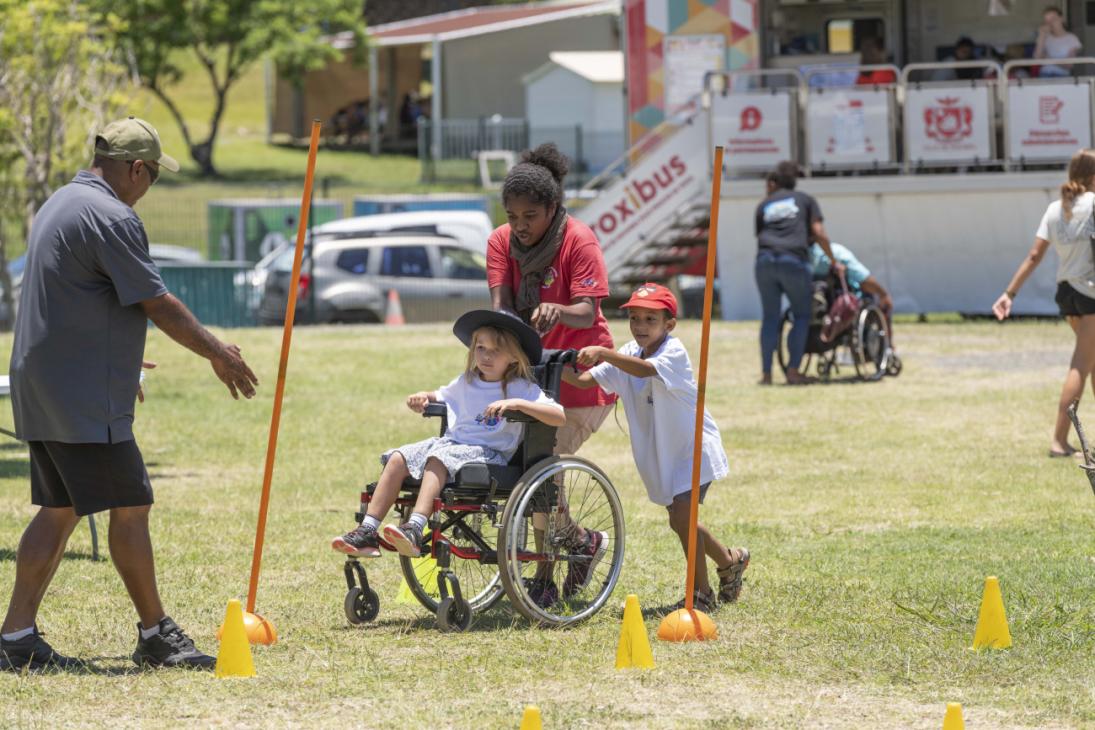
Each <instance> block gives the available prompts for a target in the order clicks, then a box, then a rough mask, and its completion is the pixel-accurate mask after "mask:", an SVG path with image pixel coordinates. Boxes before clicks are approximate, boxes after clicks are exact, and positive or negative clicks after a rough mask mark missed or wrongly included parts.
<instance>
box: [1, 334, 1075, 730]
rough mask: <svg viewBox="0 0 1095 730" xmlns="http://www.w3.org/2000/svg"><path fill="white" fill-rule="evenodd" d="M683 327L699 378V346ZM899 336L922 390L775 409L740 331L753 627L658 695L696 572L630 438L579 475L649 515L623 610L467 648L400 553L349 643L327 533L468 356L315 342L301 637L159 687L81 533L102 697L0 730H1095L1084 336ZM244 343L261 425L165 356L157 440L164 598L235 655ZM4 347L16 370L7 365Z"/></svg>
mask: <svg viewBox="0 0 1095 730" xmlns="http://www.w3.org/2000/svg"><path fill="white" fill-rule="evenodd" d="M613 326H614V332H615V334H616V336H617V340H618V341H622V338H623V336H624V334H625V330H624V328H623V327H622V326H621V323H614V325H613ZM681 331H682V335H683V339H684V341H685V343H686V344H687V345H688V346H689V349H690V350H691V351H692V353H693V356H694V357H695V356H696V355H697V354H698V349H697V340H698V334H699V329H698V327H697V326H695V324H694V323H688V324H685V325H684V326H683V327H682V329H681ZM898 335H899V337H900V340H899V343H900V345H901V348H902V352H903V355H904V361H905V372H904V373H903V374H902V375H901V376H900V377H899V378H897V379H887V380H886V381H885V382H882V383H879V384H875V385H864V384H840V385H830V386H826V387H812V388H805V389H790V388H784V387H775V388H769V389H762V388H758V387H756V386H755V385H753V381H754V380H755V378H756V376H757V372H756V370H757V366H756V359H757V358H756V354H755V351H754V348H755V342H756V326H755V324H732V325H731V324H717V325H716V326H715V328H714V341H713V352H712V357H711V377H710V385H709V387H708V391H707V393H708V400H709V404H710V408H711V410H712V412H713V414H714V416H715V418H716V420H717V421H718V422H719V423H720V425H721V426H722V430H723V436H724V440H725V443H726V447H727V450H728V452H729V454H730V458H731V462H732V473H731V476H730V477H729V478H728V479H726V480H725V481H723V482H720V483H717V484H716V485H715V486H714V487H713V488H712V490H711V493H710V494H709V496H708V500H707V504H706V506H705V507H703V509H702V512H701V518H702V519H703V520H705V521H706V522H707V523H708V524H709V525H710V526H711V527H712V528H713V529H714V531H715V532H716V533H717V534H719V535H721V536H723V537H724V538H725V539H726V540H727V541H728V542H730V543H731V544H735V545H736V544H745V545H748V546H749V548H750V549H751V550H752V552H753V555H754V558H753V562H752V565H751V566H750V568H749V571H748V573H747V577H748V580H747V582H746V586H745V590H744V592H743V594H742V598H741V601H740V602H739V603H738V604H736V605H731V606H726V607H724V608H722V609H721V610H719V611H718V612H717V613H716V614H715V619H716V621H717V623H718V625H719V627H720V632H721V637H720V639H719V640H718V641H717V642H714V643H710V644H705V645H691V646H682V645H666V644H660V643H655V646H654V655H655V661H656V663H657V666H656V668H655V669H653V670H650V671H645V672H638V671H623V672H620V671H616V670H615V669H614V668H613V660H614V657H615V645H616V640H617V636H618V630H619V620H620V613H619V606H620V604H622V601H623V599H624V597H625V595H626V594H627V593H632V592H633V593H636V594H637V595H638V596H639V598H640V601H641V602H642V604H643V606H644V608H648V609H652V608H654V607H656V606H659V605H663V604H667V603H671V602H672V601H675V600H676V599H677V598H679V597H680V596H681V594H682V592H683V572H684V571H683V558H682V556H681V555H680V548H679V546H678V545H677V543H676V538H675V537H674V536H673V534H672V533H671V532H670V531H669V530H668V529H667V527H666V524H665V522H666V520H665V514H664V510H662V508H660V507H657V506H655V505H652V504H650V503H649V502H648V501H647V500H646V497H645V492H644V490H643V488H642V485H641V483H640V481H639V478H638V475H637V474H636V473H635V468H634V463H633V462H632V460H631V458H630V453H629V450H628V442H627V437H626V434H625V433H624V432H623V431H622V430H621V429H620V428H619V427H617V426H616V424H615V422H614V421H613V420H611V419H610V420H609V421H608V422H607V424H606V425H605V427H603V428H602V430H601V432H600V433H598V434H596V435H595V436H594V437H593V439H592V440H591V441H590V442H589V443H588V444H587V446H586V448H585V449H584V450H583V455H584V456H586V457H588V458H590V459H592V460H593V461H594V462H596V463H597V464H598V465H600V466H601V467H602V468H603V469H604V470H605V471H606V472H607V473H608V474H609V475H610V476H611V477H612V479H613V481H614V482H615V485H616V487H617V489H618V490H619V491H620V493H621V495H622V497H623V502H624V509H625V513H626V517H627V531H628V542H627V555H626V560H625V566H624V571H623V575H622V578H621V581H620V584H619V587H618V588H617V591H616V594H615V595H614V597H613V598H612V600H611V601H610V604H609V606H610V608H608V609H606V610H604V611H602V612H601V613H600V614H599V615H597V616H596V617H595V618H594V619H593V620H591V621H589V622H588V623H586V624H584V625H582V626H580V627H577V628H575V629H573V630H567V631H544V630H539V629H535V628H531V627H530V626H528V625H527V624H526V623H525V622H524V621H522V620H519V619H516V618H513V616H512V614H511V613H510V612H509V608H508V606H507V604H506V602H505V601H502V602H501V603H500V604H499V605H498V606H497V607H496V608H494V609H492V610H491V611H490V612H488V613H487V614H485V615H483V616H481V617H479V618H478V620H477V622H476V623H475V624H474V625H473V627H472V631H471V632H469V633H467V634H462V635H451V634H450V635H443V634H440V633H438V632H437V630H436V629H435V628H434V622H433V618H432V616H430V615H428V614H427V613H425V611H424V610H423V609H421V608H419V607H417V606H412V605H403V604H399V603H396V601H395V597H396V594H397V588H398V578H397V573H396V571H397V567H396V561H395V560H393V559H391V558H390V556H386V557H385V558H384V559H382V560H381V561H379V564H378V565H376V566H375V567H373V566H370V567H371V568H372V571H373V572H372V577H373V580H374V583H375V585H376V586H377V587H378V589H379V591H380V594H381V602H382V607H381V614H380V617H379V619H378V621H377V622H376V623H375V624H374V625H369V626H364V627H358V628H349V627H348V626H347V624H346V621H345V618H344V617H343V612H342V600H343V596H344V594H345V590H346V588H345V584H344V582H343V579H342V575H341V562H342V561H341V560H340V559H339V557H338V556H337V555H335V554H334V553H333V552H332V551H331V550H330V548H329V547H328V541H329V538H330V537H331V536H332V535H334V534H337V533H338V532H340V531H343V530H345V529H347V528H349V527H350V526H351V524H352V513H353V511H354V509H355V506H356V502H357V493H358V491H359V490H360V487H361V486H362V485H363V483H364V482H365V481H366V480H369V479H372V478H374V477H375V475H376V473H377V469H378V467H377V461H376V458H377V455H378V454H379V453H380V452H381V451H382V450H384V449H386V448H389V447H391V446H395V445H398V444H401V443H405V442H408V441H410V440H412V439H418V438H422V437H425V436H426V435H428V434H429V433H430V432H431V429H432V428H433V425H432V424H430V423H427V422H424V421H423V420H421V419H420V418H418V417H416V416H414V415H413V414H411V413H410V412H409V411H407V410H406V409H405V408H404V406H403V405H402V399H403V396H405V394H407V393H409V392H411V391H414V390H418V389H421V388H424V387H434V386H436V385H438V384H440V383H442V382H444V380H446V379H447V378H450V377H451V376H452V375H453V374H454V373H455V372H457V371H458V370H459V368H460V366H461V362H462V358H463V353H462V352H461V347H460V345H459V344H458V343H457V342H456V340H455V339H454V338H453V337H452V336H451V334H449V333H448V332H447V329H446V328H445V327H443V326H423V327H408V328H404V329H402V330H400V329H389V330H386V329H383V328H379V327H354V328H346V327H343V328H322V329H301V330H298V331H297V333H296V335H295V339H294V351H293V354H292V360H291V363H290V368H289V379H288V389H287V397H286V401H285V410H284V417H283V421H282V429H281V440H280V445H279V451H278V463H277V471H276V473H275V480H274V489H273V499H272V505H271V512H270V522H269V529H268V533H267V539H266V552H265V559H264V563H263V565H264V570H263V575H262V584H261V590H260V593H259V609H260V611H261V612H262V613H264V614H265V615H266V616H267V617H269V618H270V619H271V620H272V621H273V622H274V623H275V625H276V626H277V628H278V630H279V632H280V634H281V641H280V642H279V643H278V644H277V645H275V646H273V647H270V648H261V649H259V650H257V651H256V655H255V662H256V666H257V670H258V677H257V678H256V679H254V680H231V681H222V680H216V679H214V678H213V677H212V676H210V675H205V674H190V673H184V672H153V673H138V672H136V671H134V670H133V668H132V667H131V665H130V663H129V660H128V654H129V653H130V652H131V651H132V649H133V645H134V643H135V629H134V627H133V624H134V622H135V621H136V618H135V616H134V613H133V610H132V608H131V607H130V606H129V604H128V601H127V599H126V597H125V592H124V590H123V588H122V586H121V583H120V581H119V579H118V578H117V576H116V574H115V572H114V571H113V569H112V567H111V565H110V563H109V562H106V561H104V562H91V561H90V560H89V559H88V552H89V549H90V543H89V539H88V535H87V531H86V529H85V528H83V527H82V526H81V527H80V528H79V529H78V530H77V533H76V535H75V537H74V538H73V540H72V543H71V546H70V553H69V555H68V556H67V558H66V559H65V560H64V561H63V563H62V565H61V568H60V570H59V571H58V574H57V577H56V580H55V583H54V586H53V588H52V589H51V591H50V592H49V594H48V595H47V597H46V600H45V604H44V606H43V610H42V614H41V616H40V623H41V626H42V628H43V629H44V630H45V631H48V632H49V637H48V638H49V640H50V641H51V642H53V643H54V644H55V645H56V646H57V647H58V648H59V649H61V650H63V651H66V652H69V653H74V654H76V655H77V656H80V657H82V658H84V659H87V660H90V661H92V662H93V663H94V665H95V666H96V667H98V669H99V671H97V672H94V673H90V674H87V675H75V676H74V675H65V676H44V677H14V676H0V696H2V697H4V701H3V702H2V703H0V725H11V724H25V725H32V726H58V725H65V726H72V725H110V726H129V725H132V726H159V727H162V726H163V725H164V724H166V723H170V724H174V725H184V726H208V725H218V726H228V725H232V726H254V727H257V726H287V725H313V726H333V725H336V724H347V723H348V724H352V725H357V726H363V727H370V728H372V727H381V726H385V725H389V724H391V723H400V724H408V725H413V726H416V727H433V728H442V727H454V728H471V727H476V728H478V727H491V728H493V727H499V728H503V727H508V728H514V727H516V726H517V724H518V722H519V720H520V714H521V710H522V708H523V707H524V705H526V704H529V703H535V704H538V705H539V706H540V707H541V708H542V710H543V713H544V722H545V724H544V726H545V727H551V728H564V727H566V728H572V727H588V728H593V727H598V728H599V727H618V728H630V727H656V728H678V727H679V728H685V727H861V728H863V727H871V728H874V727H880V728H881V727H887V728H908V727H922V728H937V727H940V726H941V723H942V717H943V712H944V708H945V704H946V702H948V701H957V702H961V703H963V706H964V709H965V717H966V722H967V727H971V728H974V727H980V728H987V727H993V728H1000V727H1031V728H1033V727H1085V726H1087V727H1090V726H1092V725H1093V724H1095V600H1093V598H1092V597H1093V596H1095V495H1092V493H1091V489H1090V488H1089V486H1088V484H1087V480H1086V479H1085V478H1084V476H1083V474H1081V472H1080V471H1079V470H1078V469H1077V468H1076V466H1075V465H1074V464H1072V463H1068V462H1067V461H1064V460H1054V461H1050V460H1048V459H1047V458H1046V457H1045V451H1046V447H1047V445H1048V440H1049V428H1050V425H1051V423H1052V417H1053V410H1054V404H1055V402H1056V397H1057V389H1058V387H1059V381H1060V378H1061V377H1062V375H1063V369H1064V363H1066V362H1067V357H1068V352H1069V347H1070V343H1069V340H1070V337H1071V333H1070V332H1069V330H1068V329H1067V327H1065V326H1063V325H1055V324H1048V323H1029V324H1028V323H1019V324H1009V325H1007V326H1002V327H1001V326H995V325H989V324H939V325H937V324H929V325H915V324H904V325H902V326H900V327H899V331H898ZM226 336H229V337H231V338H232V339H233V340H234V341H236V342H238V343H240V345H241V346H242V347H243V350H244V353H245V354H246V356H247V357H248V358H249V359H250V361H251V362H252V364H253V365H254V366H255V369H256V370H257V371H258V373H259V376H260V378H261V379H262V386H261V394H260V396H259V397H258V398H256V399H255V400H254V401H252V402H239V403H236V402H233V401H232V400H231V399H230V398H229V397H228V395H227V393H226V392H225V391H224V390H223V388H222V387H221V386H220V385H219V384H218V383H217V382H216V381H215V379H214V377H213V374H212V372H211V370H210V369H209V368H208V366H207V365H206V364H204V363H203V362H202V361H200V360H198V359H197V358H196V357H193V356H190V355H188V354H187V353H185V352H184V351H182V350H181V349H180V348H178V347H177V346H175V345H174V344H172V343H171V342H169V341H168V340H167V339H166V338H165V337H164V336H163V335H162V334H160V333H153V334H152V335H151V336H150V340H149V345H148V356H149V358H150V359H152V360H155V361H158V362H159V363H160V366H159V368H157V369H156V370H155V371H154V372H153V373H152V374H151V375H150V377H149V380H148V394H149V399H148V402H147V403H145V404H144V405H143V406H140V407H139V409H138V422H137V433H138V438H139V441H140V444H141V446H142V448H143V450H144V453H145V457H146V459H147V461H148V462H149V464H150V470H151V472H152V477H153V482H154V486H155V488H156V494H157V506H156V508H155V509H154V510H153V515H154V525H153V530H154V539H155V542H156V546H157V555H158V562H159V568H160V584H161V589H162V592H163V594H164V596H165V599H166V601H167V604H168V606H169V610H170V612H171V614H172V615H173V616H174V617H175V618H176V619H177V620H178V621H179V622H180V624H182V625H183V626H184V627H186V628H187V629H188V630H189V631H190V632H191V633H192V634H193V635H194V636H195V637H196V639H197V640H198V642H199V645H200V646H202V647H206V648H208V649H209V650H213V648H214V647H215V641H214V638H213V633H214V631H215V629H216V627H217V625H218V624H219V622H220V619H221V616H222V615H223V611H224V606H225V602H226V601H227V600H228V599H229V598H233V597H242V596H243V594H244V593H245V592H246V587H247V575H248V570H249V566H250V558H251V546H252V541H253V539H254V525H255V517H256V512H257V503H258V494H259V486H260V481H261V473H262V462H263V456H264V454H265V448H266V436H267V428H268V424H269V420H268V419H269V416H270V408H271V403H272V396H273V390H274V389H273V385H274V374H275V368H276V361H277V348H278V345H279V342H280V331H279V330H276V329H265V330H243V331H233V332H230V333H226ZM0 342H2V344H3V347H2V348H0V349H2V352H0V355H6V352H7V348H9V347H10V338H6V339H4V340H2V341H0ZM1083 413H1084V414H1085V415H1088V418H1089V420H1092V421H1093V422H1095V416H1093V415H1090V414H1091V413H1092V411H1091V410H1090V409H1089V408H1085V409H1084V410H1083ZM619 419H620V421H621V423H622V422H624V421H623V414H622V413H620V414H619ZM27 468H28V467H27V459H26V455H25V453H24V451H23V450H22V449H21V448H19V447H18V446H17V445H16V444H15V443H10V444H8V445H7V446H5V447H4V448H2V449H0V477H2V478H0V591H2V592H4V593H6V592H7V591H8V590H9V588H10V585H11V581H12V575H13V566H14V563H13V552H12V551H13V549H14V547H15V545H16V543H17V540H18V537H19V535H20V533H21V530H22V529H23V527H24V525H25V523H26V521H27V520H28V519H29V517H30V515H31V514H32V508H31V506H30V505H29V504H28V492H29V487H28V476H27ZM105 521H106V520H105V518H104V519H103V520H102V522H104V523H105ZM101 527H103V528H104V529H105V525H101ZM987 575H996V576H999V578H1000V581H1001V585H1002V586H1003V592H1004V599H1005V603H1006V606H1007V611H1008V617H1009V620H1010V625H1011V632H1012V636H1013V638H1014V642H1015V644H1014V646H1013V648H1012V649H1010V650H1007V651H1001V652H986V653H974V652H972V651H970V650H969V646H970V643H971V639H972V636H973V629H974V622H975V620H976V615H977V609H978V605H979V603H980V598H981V587H982V583H983V581H984V578H985V576H987ZM655 626H656V620H655V619H653V618H648V620H647V627H648V629H649V630H650V632H651V634H653V631H654V629H655Z"/></svg>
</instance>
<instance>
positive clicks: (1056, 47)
mask: <svg viewBox="0 0 1095 730" xmlns="http://www.w3.org/2000/svg"><path fill="white" fill-rule="evenodd" d="M1042 47H1043V48H1044V49H1045V51H1046V58H1070V57H1071V56H1072V52H1073V51H1074V50H1077V49H1080V48H1083V47H1084V46H1083V44H1082V43H1080V39H1079V38H1077V37H1076V36H1075V35H1073V34H1072V33H1065V34H1063V35H1053V34H1052V33H1047V34H1046V40H1045V43H1044V44H1043V46H1042Z"/></svg>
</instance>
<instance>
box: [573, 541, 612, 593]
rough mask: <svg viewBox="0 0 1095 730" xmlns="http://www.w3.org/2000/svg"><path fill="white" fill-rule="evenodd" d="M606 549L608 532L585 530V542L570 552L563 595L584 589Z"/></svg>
mask: <svg viewBox="0 0 1095 730" xmlns="http://www.w3.org/2000/svg"><path fill="white" fill-rule="evenodd" d="M607 551H608V534H607V533H604V532H594V531H593V530H589V531H588V532H586V543H585V545H583V546H582V547H580V548H578V549H577V550H575V551H574V552H572V553H571V557H572V558H573V557H578V558H579V559H578V560H573V559H572V560H571V562H570V564H569V567H568V568H567V577H566V580H564V581H563V597H565V598H570V597H571V596H573V595H574V594H576V593H579V592H581V591H583V590H585V587H586V586H588V585H589V581H590V579H591V578H592V577H593V570H594V568H596V567H597V564H598V563H600V562H601V559H602V558H603V557H604V556H605V553H606V552H607Z"/></svg>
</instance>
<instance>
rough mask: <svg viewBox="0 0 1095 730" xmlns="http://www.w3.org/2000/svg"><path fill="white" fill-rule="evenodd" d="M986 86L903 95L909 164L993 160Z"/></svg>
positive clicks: (922, 90)
mask: <svg viewBox="0 0 1095 730" xmlns="http://www.w3.org/2000/svg"><path fill="white" fill-rule="evenodd" d="M990 93H991V90H990V88H989V87H988V86H977V87H972V88H971V87H968V86H967V87H960V88H958V87H956V88H950V89H939V88H935V89H916V88H909V89H907V90H906V92H905V155H906V157H907V159H908V160H909V161H910V162H912V163H914V164H915V163H920V162H973V161H974V160H988V159H991V158H992V140H991V137H990V135H989V129H990V125H991V123H992V103H991V98H990V96H989V95H990Z"/></svg>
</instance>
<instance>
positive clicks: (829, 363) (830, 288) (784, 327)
mask: <svg viewBox="0 0 1095 730" xmlns="http://www.w3.org/2000/svg"><path fill="white" fill-rule="evenodd" d="M843 292H844V288H843V286H842V285H841V283H840V282H839V281H838V280H837V279H836V278H835V277H833V276H831V275H830V276H829V277H828V278H825V279H817V280H815V281H814V290H813V300H812V305H811V313H810V329H809V333H808V334H807V336H806V354H805V355H804V356H803V358H802V363H801V364H800V367H799V372H801V373H802V374H803V375H808V374H809V373H810V367H811V366H813V367H814V368H815V370H816V372H817V376H818V377H819V378H820V379H821V380H829V379H830V378H831V377H833V376H834V375H839V374H840V368H841V366H845V367H847V366H849V365H850V366H851V367H853V368H854V369H855V373H856V376H858V377H859V378H861V379H862V380H867V381H874V380H880V379H881V378H882V377H884V376H886V375H892V376H897V375H899V374H900V373H901V367H902V365H901V358H900V357H898V356H897V353H896V352H894V350H893V347H892V345H891V343H890V330H889V327H888V324H887V321H886V313H885V312H883V311H882V309H881V308H880V307H879V306H878V304H876V303H875V301H874V298H873V297H871V296H870V295H869V294H865V293H861V294H859V295H858V297H859V308H858V310H857V311H856V312H855V314H854V316H853V317H852V321H851V325H850V326H849V327H847V328H846V329H844V330H843V331H842V332H840V333H839V334H838V335H837V336H835V337H833V338H832V339H831V340H830V341H828V342H826V341H825V340H824V339H823V338H822V332H823V331H824V328H825V324H826V321H827V320H826V318H827V317H829V316H830V312H831V310H832V308H833V303H834V302H835V301H836V298H837V297H838V296H839V295H840V294H842V293H843ZM793 323H794V314H793V313H792V312H791V310H790V309H787V310H785V311H784V312H783V318H782V319H781V321H780V329H779V348H778V349H777V351H776V352H777V355H778V357H779V366H780V368H782V369H783V372H784V373H786V372H787V367H788V364H789V360H790V359H791V357H790V352H789V350H788V347H787V335H788V333H789V332H790V331H791V325H792V324H793Z"/></svg>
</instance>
